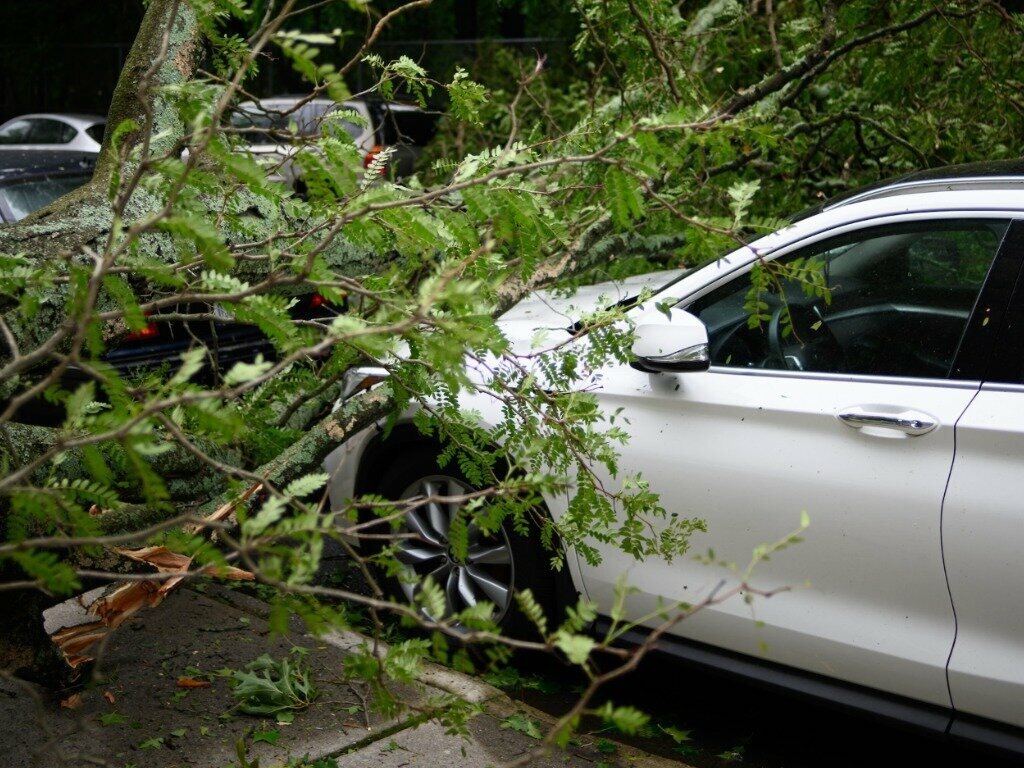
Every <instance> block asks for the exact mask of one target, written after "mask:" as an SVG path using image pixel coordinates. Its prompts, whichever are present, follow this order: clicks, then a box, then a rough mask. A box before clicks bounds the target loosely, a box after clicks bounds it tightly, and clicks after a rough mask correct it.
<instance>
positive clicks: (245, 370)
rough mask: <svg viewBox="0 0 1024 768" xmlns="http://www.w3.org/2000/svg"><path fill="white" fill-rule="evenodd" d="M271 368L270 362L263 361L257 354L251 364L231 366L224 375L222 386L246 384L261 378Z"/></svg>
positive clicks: (243, 363)
mask: <svg viewBox="0 0 1024 768" xmlns="http://www.w3.org/2000/svg"><path fill="white" fill-rule="evenodd" d="M273 367H274V364H273V363H272V362H270V361H269V360H264V359H263V355H262V354H258V355H256V359H255V360H253V361H252V362H251V363H246V362H237V363H235V364H234V365H233V366H231V370H229V371H228V372H227V373H226V374H225V375H224V384H225V385H227V386H229V387H233V386H235V385H237V384H246V383H248V382H250V381H252V380H254V379H256V378H258V377H260V376H262V375H263V374H265V373H266V372H267V371H269V370H270V369H271V368H273Z"/></svg>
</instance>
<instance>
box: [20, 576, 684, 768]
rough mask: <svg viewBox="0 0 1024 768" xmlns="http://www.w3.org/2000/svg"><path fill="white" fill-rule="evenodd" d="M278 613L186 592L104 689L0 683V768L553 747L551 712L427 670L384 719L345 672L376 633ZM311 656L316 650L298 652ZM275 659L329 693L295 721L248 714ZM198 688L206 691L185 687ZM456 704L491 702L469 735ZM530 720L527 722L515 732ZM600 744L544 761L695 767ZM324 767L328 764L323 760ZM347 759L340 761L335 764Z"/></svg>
mask: <svg viewBox="0 0 1024 768" xmlns="http://www.w3.org/2000/svg"><path fill="white" fill-rule="evenodd" d="M81 614H82V610H81V609H80V608H79V607H78V606H75V605H69V604H65V606H63V607H62V608H60V609H58V610H56V611H54V612H52V613H50V614H48V616H47V621H48V627H49V628H50V629H55V628H56V627H58V626H67V625H71V624H74V623H77V622H80V621H82V618H81ZM267 617H268V605H267V604H266V603H264V602H263V601H261V600H259V599H257V598H256V597H254V596H252V595H251V594H247V593H245V592H243V591H240V590H237V589H228V588H225V587H221V586H216V585H208V586H206V588H205V589H204V590H203V591H196V590H194V589H188V588H185V589H180V590H178V591H176V592H174V593H172V594H171V595H170V596H169V597H168V598H167V599H166V600H165V601H164V602H163V603H162V604H161V605H159V606H157V607H156V608H153V609H148V610H143V611H141V612H139V613H138V614H136V615H135V616H133V617H132V618H131V619H129V620H128V621H127V622H126V623H125V624H124V625H123V626H122V627H120V628H119V629H118V630H117V631H116V632H115V633H113V635H111V637H110V638H109V639H108V641H107V642H106V645H105V647H104V648H102V649H101V651H100V653H99V654H98V660H97V662H96V663H95V666H94V673H93V679H92V681H91V682H90V683H89V684H88V685H86V686H84V687H82V688H81V689H79V690H77V691H65V692H62V693H61V694H59V695H55V694H54V693H53V692H50V691H46V690H44V689H41V688H38V687H36V686H33V685H31V684H28V683H24V682H22V681H19V680H15V679H10V678H9V679H0V765H3V766H5V768H29V767H30V766H31V767H32V768H37V767H38V768H59V767H62V766H74V768H80V767H81V766H110V767H111V768H133V767H134V768H184V767H185V766H189V767H194V768H227V767H228V766H232V767H233V768H273V767H274V766H302V767H303V768H306V767H307V766H309V767H311V768H331V766H333V765H337V766H339V768H364V767H365V768H415V767H417V766H423V767H432V766H466V767H467V768H469V767H473V768H476V767H477V766H479V767H480V768H484V767H485V766H500V765H505V764H509V763H513V762H516V761H521V760H523V759H524V757H525V756H528V755H530V753H531V752H532V751H534V750H536V748H537V747H538V745H539V742H538V741H537V739H536V738H534V737H533V736H531V735H530V734H529V733H528V732H526V731H530V730H532V728H530V727H523V726H524V725H526V724H528V723H531V722H532V723H535V724H536V725H537V726H538V727H539V728H540V729H543V728H544V725H545V724H546V723H549V722H550V717H549V716H547V715H545V714H543V713H541V712H539V711H537V710H534V709H531V708H529V707H527V706H526V705H523V704H521V703H518V702H515V701H513V700H511V699H510V698H509V697H508V696H506V695H505V694H504V693H503V692H502V691H500V690H498V689H496V688H494V687H492V686H490V685H487V684H486V683H483V682H482V681H480V680H479V679H476V678H473V677H470V676H467V675H463V674H459V673H456V672H453V671H451V670H449V669H447V668H445V667H441V666H439V665H435V664H427V665H425V667H424V671H423V673H422V674H421V675H420V676H419V679H418V681H416V682H415V683H412V684H403V685H399V686H396V687H394V688H393V691H394V692H395V693H396V694H397V696H398V698H399V699H400V700H401V701H402V702H404V704H405V705H406V708H405V709H404V711H403V712H402V713H400V714H398V715H397V716H394V717H390V718H384V717H381V716H380V715H377V714H374V713H373V712H372V710H371V708H370V706H369V697H368V693H367V691H366V690H364V689H363V688H362V687H361V684H359V683H353V682H350V681H349V680H347V679H346V678H345V675H344V662H345V658H346V656H349V655H351V653H352V652H353V650H354V649H355V648H357V647H359V646H360V645H362V644H363V643H366V642H369V641H368V639H367V638H365V637H363V636H361V635H358V634H355V633H344V634H340V633H335V634H332V635H329V636H326V637H321V638H316V637H313V636H311V635H309V634H308V633H306V632H304V631H302V630H301V629H300V628H298V627H297V626H296V629H295V631H293V632H290V633H288V634H287V635H278V634H274V633H271V631H270V628H269V626H268V622H267ZM296 647H300V648H305V649H307V650H308V653H298V654H296V653H295V652H294V650H293V649H294V648H296ZM263 654H269V655H270V656H271V657H272V658H274V659H281V658H286V657H289V658H295V657H296V656H301V657H302V659H303V663H304V664H305V665H306V667H307V668H308V670H309V671H310V674H311V676H312V678H313V681H314V683H315V685H316V687H317V688H318V690H319V692H320V693H319V696H318V697H317V698H316V699H315V700H314V701H313V703H312V704H311V705H310V706H308V707H307V708H305V709H303V710H301V711H298V712H297V713H296V714H295V717H294V720H293V722H291V723H290V724H281V723H278V722H277V719H276V718H275V717H263V718H260V717H254V716H249V715H243V714H239V713H238V711H237V709H236V708H235V704H236V699H235V698H234V696H233V694H232V691H231V686H230V678H229V677H228V676H227V675H226V674H224V673H223V672H222V671H223V670H238V669H242V668H243V667H245V666H246V665H247V664H248V663H249V662H251V661H253V660H254V659H256V658H258V657H260V656H261V655H263ZM183 681H192V682H183ZM446 696H454V697H457V698H458V699H461V700H463V701H466V702H470V703H472V704H475V705H478V707H477V709H478V714H476V715H475V716H474V717H473V718H472V719H471V720H470V721H469V726H468V731H469V732H468V734H461V735H460V734H453V733H449V732H448V729H447V728H446V727H445V726H444V725H443V724H441V723H439V722H437V721H436V720H431V719H428V718H425V717H424V715H423V710H425V709H429V708H430V707H431V706H432V704H433V703H434V702H436V701H438V700H439V699H441V698H443V697H446ZM511 725H516V726H517V727H510V726H511ZM607 745H608V741H607V740H606V739H602V740H601V743H600V746H602V747H603V749H602V750H598V749H597V746H598V744H597V743H593V742H592V741H591V740H588V739H586V738H583V739H580V740H579V744H578V745H576V746H572V747H570V748H569V749H568V750H567V751H555V752H552V753H549V754H545V755H530V757H529V759H528V760H527V761H526V762H525V763H520V764H525V765H530V766H543V767H545V768H556V766H557V767H565V768H597V766H601V768H604V766H607V767H608V768H632V767H635V768H679V767H680V766H681V765H682V763H679V762H675V761H671V760H666V759H664V758H661V757H655V756H653V755H649V754H646V753H643V752H639V751H637V750H635V749H633V748H630V747H627V746H619V747H618V748H617V749H615V750H614V754H609V750H608V747H607ZM317 761H321V762H317ZM332 761H333V762H332Z"/></svg>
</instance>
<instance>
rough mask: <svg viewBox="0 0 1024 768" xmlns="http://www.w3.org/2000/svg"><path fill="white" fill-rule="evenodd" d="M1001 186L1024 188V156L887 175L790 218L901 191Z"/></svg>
mask: <svg viewBox="0 0 1024 768" xmlns="http://www.w3.org/2000/svg"><path fill="white" fill-rule="evenodd" d="M1001 189H1016V190H1024V158H1016V159H1011V160H990V161H984V162H980V163H963V164H961V165H948V166H944V167H941V168H928V169H925V170H922V171H914V172H913V173H908V174H906V175H904V176H899V177H897V178H895V179H886V180H884V181H879V182H876V183H874V184H870V185H868V186H866V187H858V188H857V189H854V190H850V191H849V192H844V193H843V194H841V195H838V196H836V197H833V198H831V199H829V200H826V201H825V202H823V203H820V204H818V205H814V206H811V207H810V208H807V209H806V210H804V211H801V212H800V213H798V214H797V215H796V216H793V217H792V218H791V219H790V221H791V222H797V221H802V220H803V219H806V218H809V217H811V216H814V215H815V214H818V213H822V212H823V211H829V210H833V209H835V208H839V207H841V206H845V205H850V204H852V203H860V202H864V201H866V200H877V199H879V198H883V197H894V196H897V195H909V194H922V193H927V192H954V191H959V190H979V191H986V190H989V191H994V190H1001Z"/></svg>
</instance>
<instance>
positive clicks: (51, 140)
mask: <svg viewBox="0 0 1024 768" xmlns="http://www.w3.org/2000/svg"><path fill="white" fill-rule="evenodd" d="M67 130H70V133H67ZM74 137H75V129H74V128H72V127H71V126H69V125H65V124H64V123H62V122H60V121H58V120H42V119H35V120H32V129H31V130H30V131H29V141H30V142H31V143H32V144H67V143H68V142H69V141H71V139H73V138H74Z"/></svg>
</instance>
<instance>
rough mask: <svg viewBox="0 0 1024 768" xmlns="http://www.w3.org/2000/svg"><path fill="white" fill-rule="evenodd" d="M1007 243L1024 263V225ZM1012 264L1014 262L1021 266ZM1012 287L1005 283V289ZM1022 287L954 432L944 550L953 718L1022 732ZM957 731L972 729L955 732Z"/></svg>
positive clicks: (1019, 224) (966, 725) (965, 725)
mask: <svg viewBox="0 0 1024 768" xmlns="http://www.w3.org/2000/svg"><path fill="white" fill-rule="evenodd" d="M1007 241H1008V243H1010V244H1011V246H1012V247H1013V248H1014V250H1015V251H1016V253H1017V255H1018V259H1020V258H1022V257H1024V222H1016V223H1015V224H1014V227H1013V229H1012V230H1011V232H1010V235H1009V236H1008V238H1007ZM1018 263H1019V261H1018ZM1006 282H1007V285H1008V286H1011V285H1012V283H1013V281H1012V278H1011V279H1010V280H1007V281H1006ZM1022 327H1024V286H1021V285H1018V288H1017V291H1016V293H1015V295H1014V297H1013V300H1012V302H1011V305H1010V309H1009V312H1008V314H1007V318H1006V321H1005V323H1004V326H1003V329H1002V332H1001V335H1000V337H999V338H998V339H997V341H996V342H995V344H994V345H993V348H994V353H993V359H992V363H991V365H990V366H989V374H990V375H989V380H988V381H987V382H986V383H985V384H984V385H983V386H982V388H981V390H980V391H979V392H978V394H977V396H976V397H975V398H974V399H973V401H972V402H971V404H970V406H969V407H968V408H967V410H966V412H965V413H964V415H963V416H962V417H961V418H960V420H959V422H958V423H957V426H956V439H957V449H956V459H955V461H954V463H953V470H952V472H951V474H950V479H949V489H948V491H947V493H946V499H945V504H944V505H943V515H942V541H943V551H944V555H945V566H946V574H947V577H948V579H949V591H950V595H951V597H952V600H953V607H954V609H955V610H956V622H957V633H956V642H955V644H954V646H953V653H952V655H951V656H950V659H949V687H950V693H951V696H952V699H953V706H954V708H955V709H956V710H957V712H958V713H966V714H968V715H976V716H982V717H986V718H992V719H996V720H1000V721H1002V722H1008V723H1013V724H1014V725H1018V726H1024V707H1022V706H1021V703H1022V702H1024V665H1022V664H1021V659H1024V594H1022V593H1021V590H1020V585H1021V584H1022V583H1024V557H1022V552H1024V501H1022V500H1024V472H1022V471H1021V469H1022V462H1024V334H1022V333H1021V329H1022ZM956 727H957V728H971V727H975V726H973V725H972V724H970V723H961V724H958V725H957V726H956Z"/></svg>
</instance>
